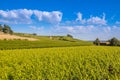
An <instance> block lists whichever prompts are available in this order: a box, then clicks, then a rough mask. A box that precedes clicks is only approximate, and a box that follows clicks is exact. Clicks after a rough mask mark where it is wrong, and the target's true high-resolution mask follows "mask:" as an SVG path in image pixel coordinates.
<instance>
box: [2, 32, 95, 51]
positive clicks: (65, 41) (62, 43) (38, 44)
mask: <svg viewBox="0 0 120 80" xmlns="http://www.w3.org/2000/svg"><path fill="white" fill-rule="evenodd" d="M4 35H5V34H4ZM12 36H13V35H9V37H12ZM14 36H17V37H18V38H17V39H15V38H12V39H8V38H7V39H8V40H7V39H4V40H0V49H1V50H3V49H29V48H48V47H72V46H90V45H93V44H92V42H89V41H82V40H77V39H74V38H70V37H67V36H36V35H32V34H23V33H19V34H14ZM20 38H23V39H20ZM24 38H25V39H24ZM27 39H35V40H32V41H30V40H27ZM36 39H37V40H36Z"/></svg>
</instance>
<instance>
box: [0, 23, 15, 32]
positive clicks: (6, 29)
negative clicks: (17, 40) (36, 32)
mask: <svg viewBox="0 0 120 80" xmlns="http://www.w3.org/2000/svg"><path fill="white" fill-rule="evenodd" d="M0 32H3V33H7V34H13V30H12V29H11V28H10V26H9V25H6V24H4V25H2V24H0Z"/></svg>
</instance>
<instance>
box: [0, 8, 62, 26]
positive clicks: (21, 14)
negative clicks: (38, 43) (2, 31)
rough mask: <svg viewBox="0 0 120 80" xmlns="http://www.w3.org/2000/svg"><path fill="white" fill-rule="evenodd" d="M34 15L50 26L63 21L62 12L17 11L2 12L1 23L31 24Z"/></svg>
mask: <svg viewBox="0 0 120 80" xmlns="http://www.w3.org/2000/svg"><path fill="white" fill-rule="evenodd" d="M32 15H34V16H36V18H37V19H38V20H39V21H40V22H41V21H44V22H47V23H50V24H58V23H59V22H60V21H61V20H62V13H61V12H60V11H52V12H47V11H39V10H28V9H17V10H7V11H4V10H0V22H3V23H11V24H30V23H32V22H33V20H34V19H33V18H31V17H32Z"/></svg>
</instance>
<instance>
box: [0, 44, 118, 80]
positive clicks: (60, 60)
mask: <svg viewBox="0 0 120 80" xmlns="http://www.w3.org/2000/svg"><path fill="white" fill-rule="evenodd" d="M0 80H120V47H104V46H80V47H57V48H41V49H16V50H0Z"/></svg>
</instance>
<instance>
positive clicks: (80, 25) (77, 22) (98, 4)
mask: <svg viewBox="0 0 120 80" xmlns="http://www.w3.org/2000/svg"><path fill="white" fill-rule="evenodd" d="M119 4H120V1H119V0H64V1H62V0H49V1H48V0H7V1H5V0H2V1H1V2H0V24H8V25H10V26H11V28H12V29H13V30H14V31H15V32H24V33H37V34H39V35H66V34H71V35H73V36H74V37H75V38H79V39H82V40H94V39H96V38H97V37H98V38H100V39H101V40H107V39H110V38H112V37H117V38H118V39H120V35H119V34H120V15H119V14H120V5H119Z"/></svg>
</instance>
